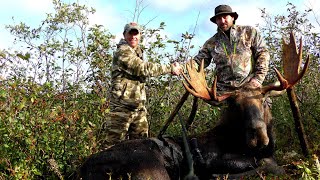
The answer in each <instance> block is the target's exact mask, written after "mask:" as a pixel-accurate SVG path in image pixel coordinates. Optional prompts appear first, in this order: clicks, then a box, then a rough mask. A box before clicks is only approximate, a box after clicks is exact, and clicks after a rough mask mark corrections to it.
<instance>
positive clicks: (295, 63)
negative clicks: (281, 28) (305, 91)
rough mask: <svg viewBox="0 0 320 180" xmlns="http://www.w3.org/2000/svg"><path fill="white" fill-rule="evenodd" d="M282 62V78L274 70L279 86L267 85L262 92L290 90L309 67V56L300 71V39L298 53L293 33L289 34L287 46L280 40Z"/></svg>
mask: <svg viewBox="0 0 320 180" xmlns="http://www.w3.org/2000/svg"><path fill="white" fill-rule="evenodd" d="M282 41H283V46H282V50H283V53H282V62H283V71H284V77H283V76H282V75H281V73H280V72H279V71H278V70H277V69H276V68H274V70H275V72H276V74H277V77H278V80H279V81H280V86H274V85H268V86H265V87H263V90H262V92H264V93H266V92H268V91H271V90H277V91H282V90H284V89H289V88H292V87H293V86H294V85H295V84H297V83H298V81H299V80H300V79H301V78H302V77H303V76H304V75H305V73H306V71H307V68H308V65H309V56H308V57H307V60H306V63H305V65H304V67H303V69H302V72H299V71H300V66H301V61H302V39H300V46H299V52H298V50H297V45H296V41H295V38H294V35H293V32H291V33H290V42H289V44H286V43H285V40H284V39H282Z"/></svg>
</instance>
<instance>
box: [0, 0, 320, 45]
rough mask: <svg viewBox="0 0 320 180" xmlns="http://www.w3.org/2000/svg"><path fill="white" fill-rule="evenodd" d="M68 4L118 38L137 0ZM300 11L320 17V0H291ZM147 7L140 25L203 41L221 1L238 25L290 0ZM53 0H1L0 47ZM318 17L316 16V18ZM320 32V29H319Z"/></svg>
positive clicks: (160, 0)
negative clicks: (12, 27)
mask: <svg viewBox="0 0 320 180" xmlns="http://www.w3.org/2000/svg"><path fill="white" fill-rule="evenodd" d="M64 2H66V3H73V2H80V3H82V4H86V5H87V6H89V7H93V8H95V9H96V13H95V14H94V15H93V16H92V17H90V22H91V23H92V24H101V25H104V26H105V27H106V28H107V29H108V30H109V31H110V32H111V33H112V34H114V35H117V38H120V37H121V36H122V31H123V27H124V25H125V24H126V23H128V22H130V21H132V19H133V14H132V13H133V12H134V8H135V3H136V0H64ZM289 2H291V3H293V4H294V5H296V6H297V7H298V9H299V10H305V9H307V8H310V7H312V8H313V10H314V12H315V13H316V15H317V18H320V16H319V14H320V1H319V0H290V1H289ZM142 3H143V4H142V6H143V7H145V8H144V10H143V11H142V13H141V15H140V17H139V23H140V24H146V23H148V22H149V21H151V22H150V23H148V24H147V28H157V27H158V26H159V24H160V22H165V24H166V28H165V33H166V34H167V35H168V36H169V38H172V39H177V40H180V39H178V38H179V37H180V36H181V33H184V32H186V31H188V32H193V31H194V32H195V35H196V37H195V38H194V40H193V42H192V43H193V44H201V45H202V44H203V43H204V41H205V40H206V39H208V38H209V37H211V36H212V35H213V34H214V33H215V32H216V25H215V24H213V23H211V22H210V21H209V18H210V17H212V16H213V15H214V8H215V7H216V6H217V5H219V4H228V5H230V6H231V7H232V8H233V11H236V12H237V13H238V14H239V18H238V20H237V24H241V25H252V26H255V25H256V24H258V23H261V18H260V15H261V13H260V9H263V8H265V9H266V10H267V12H268V13H270V14H273V15H278V14H285V13H287V6H286V4H287V3H288V1H286V0H224V1H217V0H143V1H142ZM52 7H53V5H52V0H2V1H0V13H1V16H0V18H1V19H0V24H1V25H0V49H3V48H7V47H8V45H9V44H10V43H11V42H12V39H13V38H12V37H11V36H10V35H9V33H8V32H7V30H5V28H4V26H5V25H8V24H13V20H12V17H14V19H15V20H14V21H15V22H16V23H18V22H25V23H27V24H28V25H30V26H31V27H32V26H34V27H37V26H39V24H40V23H41V20H44V19H45V18H46V13H49V12H53V11H52ZM312 18H314V17H312ZM319 32H320V31H319Z"/></svg>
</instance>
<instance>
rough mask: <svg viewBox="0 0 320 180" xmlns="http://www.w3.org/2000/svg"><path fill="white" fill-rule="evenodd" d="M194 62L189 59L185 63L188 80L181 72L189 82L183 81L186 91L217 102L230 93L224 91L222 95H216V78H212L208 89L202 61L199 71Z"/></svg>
mask: <svg viewBox="0 0 320 180" xmlns="http://www.w3.org/2000/svg"><path fill="white" fill-rule="evenodd" d="M194 63H195V62H194V61H193V60H191V61H189V62H188V63H187V64H186V68H187V71H188V74H189V77H190V80H189V78H188V77H187V76H186V75H185V74H182V75H183V77H184V79H185V80H186V81H187V82H188V84H189V85H187V84H186V83H185V82H183V85H184V87H185V88H186V90H187V91H189V92H190V93H191V94H193V95H194V96H195V97H198V98H202V99H204V100H210V101H217V102H221V101H223V100H225V99H226V98H228V97H229V96H230V95H231V93H226V94H224V95H220V96H217V93H216V89H217V78H215V79H214V81H213V85H212V88H211V89H209V88H208V85H207V81H206V75H205V72H204V61H203V60H202V61H201V65H200V69H199V72H198V71H197V69H196V68H195V67H194ZM189 86H190V87H189Z"/></svg>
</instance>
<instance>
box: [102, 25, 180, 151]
mask: <svg viewBox="0 0 320 180" xmlns="http://www.w3.org/2000/svg"><path fill="white" fill-rule="evenodd" d="M123 35H124V39H122V40H121V41H120V42H119V44H118V45H117V50H116V51H115V52H114V57H113V61H112V72H111V76H112V81H111V91H110V95H111V97H110V114H109V116H110V118H109V119H108V120H107V121H106V122H105V124H104V125H103V132H104V133H105V134H104V137H103V139H102V142H101V144H102V146H104V147H107V146H110V145H114V144H116V143H118V142H120V141H121V140H124V139H127V138H129V139H137V138H143V137H148V129H149V128H148V122H147V117H146V115H147V110H146V107H145V102H146V91H145V82H146V78H148V77H150V76H153V77H154V76H160V75H163V74H169V73H171V74H173V75H179V74H180V73H181V72H182V71H183V69H182V67H181V66H180V65H179V64H178V63H173V64H171V65H170V64H168V65H161V64H157V63H151V62H147V61H143V53H142V50H141V48H140V46H139V41H140V38H141V27H140V26H139V25H138V24H137V23H134V22H131V23H129V24H126V25H125V27H124V32H123Z"/></svg>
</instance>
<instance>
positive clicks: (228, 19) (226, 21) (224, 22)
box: [216, 14, 234, 31]
mask: <svg viewBox="0 0 320 180" xmlns="http://www.w3.org/2000/svg"><path fill="white" fill-rule="evenodd" d="M233 21H234V17H232V16H231V15H229V14H222V15H220V16H218V17H216V24H217V26H218V27H219V28H220V29H221V30H222V31H227V30H229V29H230V27H231V26H232V25H233Z"/></svg>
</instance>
